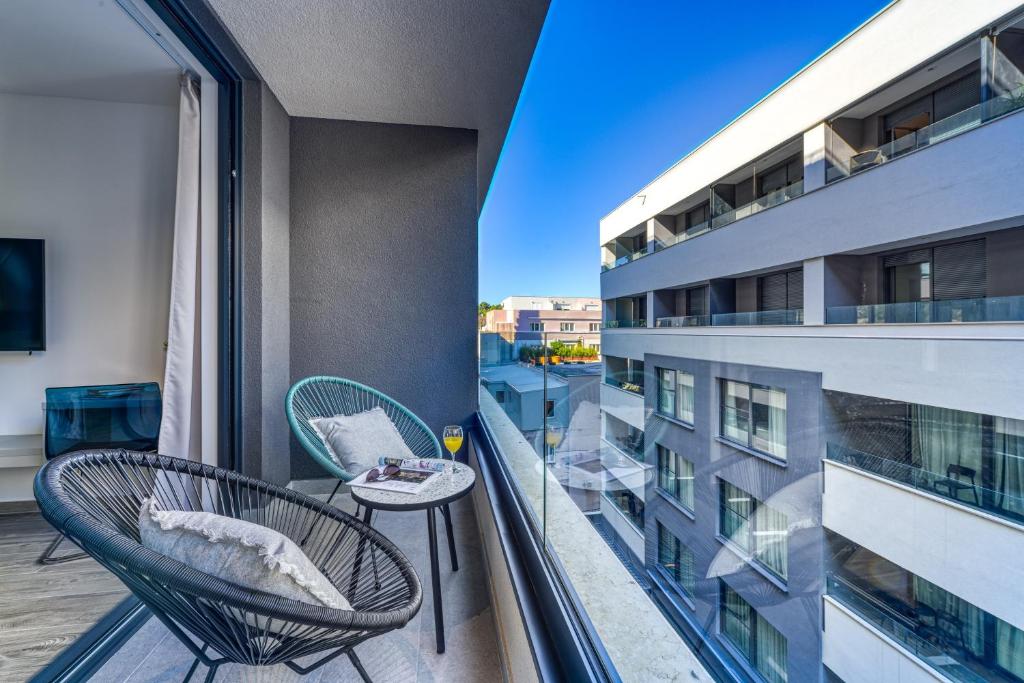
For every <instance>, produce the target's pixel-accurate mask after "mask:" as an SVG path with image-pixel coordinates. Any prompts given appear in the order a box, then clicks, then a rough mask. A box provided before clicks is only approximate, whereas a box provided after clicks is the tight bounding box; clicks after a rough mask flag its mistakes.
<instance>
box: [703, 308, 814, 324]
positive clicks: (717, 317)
mask: <svg viewBox="0 0 1024 683" xmlns="http://www.w3.org/2000/svg"><path fill="white" fill-rule="evenodd" d="M803 323H804V310H803V309H802V308H784V309H780V310H777V311H744V312H742V313H715V314H714V315H712V316H711V324H712V325H713V326H715V327H718V326H723V327H730V326H735V325H803Z"/></svg>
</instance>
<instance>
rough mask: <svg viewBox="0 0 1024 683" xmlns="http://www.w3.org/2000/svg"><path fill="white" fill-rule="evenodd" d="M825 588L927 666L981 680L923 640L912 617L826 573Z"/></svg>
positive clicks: (954, 677) (970, 681) (972, 681)
mask: <svg viewBox="0 0 1024 683" xmlns="http://www.w3.org/2000/svg"><path fill="white" fill-rule="evenodd" d="M825 590H826V591H827V593H828V595H830V596H832V597H833V598H834V599H835V600H836V602H839V603H842V604H843V605H844V606H845V607H847V608H849V609H850V610H852V611H853V612H855V613H856V614H857V616H859V617H860V618H862V619H864V620H865V621H867V622H868V623H870V624H871V625H872V626H874V627H875V628H877V629H878V630H879V631H881V632H882V633H884V634H885V635H886V636H888V637H889V638H892V639H893V640H895V641H896V642H897V643H899V644H900V645H902V646H903V647H904V648H905V649H907V650H909V651H910V652H911V653H912V654H913V655H914V656H915V657H917V658H918V659H919V660H921V661H922V662H924V663H925V664H926V665H927V666H929V667H931V668H933V669H935V670H936V671H938V672H940V673H941V674H943V675H945V676H947V677H948V678H950V679H952V680H954V681H963V682H964V683H982V682H983V681H984V680H985V679H984V678H982V677H981V676H979V675H978V674H976V673H974V672H973V671H971V670H970V669H968V668H967V667H966V666H964V665H963V664H961V663H960V662H958V661H956V659H954V658H953V656H952V655H954V654H956V652H947V651H945V650H943V649H940V648H939V647H938V646H937V645H935V644H933V643H931V642H929V641H928V640H925V639H924V638H923V637H921V636H920V635H918V634H917V633H916V632H915V631H914V628H913V624H914V622H913V620H912V619H910V618H909V617H905V616H903V615H901V614H899V613H898V612H896V611H894V610H892V609H890V608H888V607H887V606H886V605H884V604H883V603H881V602H880V601H878V600H876V599H875V598H874V597H872V596H871V595H870V594H869V593H867V592H866V591H863V590H861V589H859V588H857V587H856V586H854V585H853V584H852V583H850V582H848V581H845V580H844V579H842V578H840V577H838V576H836V575H834V574H831V573H829V574H828V575H827V576H826V577H825Z"/></svg>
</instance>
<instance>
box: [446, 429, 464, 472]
mask: <svg viewBox="0 0 1024 683" xmlns="http://www.w3.org/2000/svg"><path fill="white" fill-rule="evenodd" d="M444 447H445V448H447V449H448V452H449V453H451V456H452V473H455V472H458V471H459V470H458V467H457V466H456V465H455V454H456V453H458V452H459V449H460V448H462V427H460V426H458V425H448V426H447V427H445V428H444Z"/></svg>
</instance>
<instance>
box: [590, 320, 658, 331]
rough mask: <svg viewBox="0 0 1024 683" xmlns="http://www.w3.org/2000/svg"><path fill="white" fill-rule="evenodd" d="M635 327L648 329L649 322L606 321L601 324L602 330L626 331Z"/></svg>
mask: <svg viewBox="0 0 1024 683" xmlns="http://www.w3.org/2000/svg"><path fill="white" fill-rule="evenodd" d="M634 327H647V321H646V320H644V319H643V318H638V319H635V320H605V321H604V322H603V323H601V329H602V330H624V329H632V328H634Z"/></svg>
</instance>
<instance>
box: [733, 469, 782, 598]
mask: <svg viewBox="0 0 1024 683" xmlns="http://www.w3.org/2000/svg"><path fill="white" fill-rule="evenodd" d="M718 533H719V534H720V535H721V536H722V537H724V538H726V539H728V540H729V541H730V542H732V543H733V544H734V545H736V546H737V547H739V548H740V549H741V550H742V551H743V552H744V553H746V554H748V555H749V556H750V559H751V560H753V561H754V562H756V563H757V564H759V565H760V566H761V567H763V568H764V569H766V570H768V571H769V572H771V573H772V574H774V575H775V576H777V577H778V578H780V579H782V580H783V581H785V580H786V575H787V572H788V569H789V566H788V565H789V558H788V554H789V542H788V536H789V519H788V518H787V517H786V515H785V514H783V513H781V512H779V511H778V510H776V509H775V508H773V507H771V506H770V505H766V504H764V503H762V502H761V501H759V500H758V499H757V498H754V496H752V495H750V494H749V493H747V492H746V491H744V490H743V489H741V488H739V487H738V486H733V485H732V484H730V483H729V482H727V481H725V480H723V479H719V480H718Z"/></svg>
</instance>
